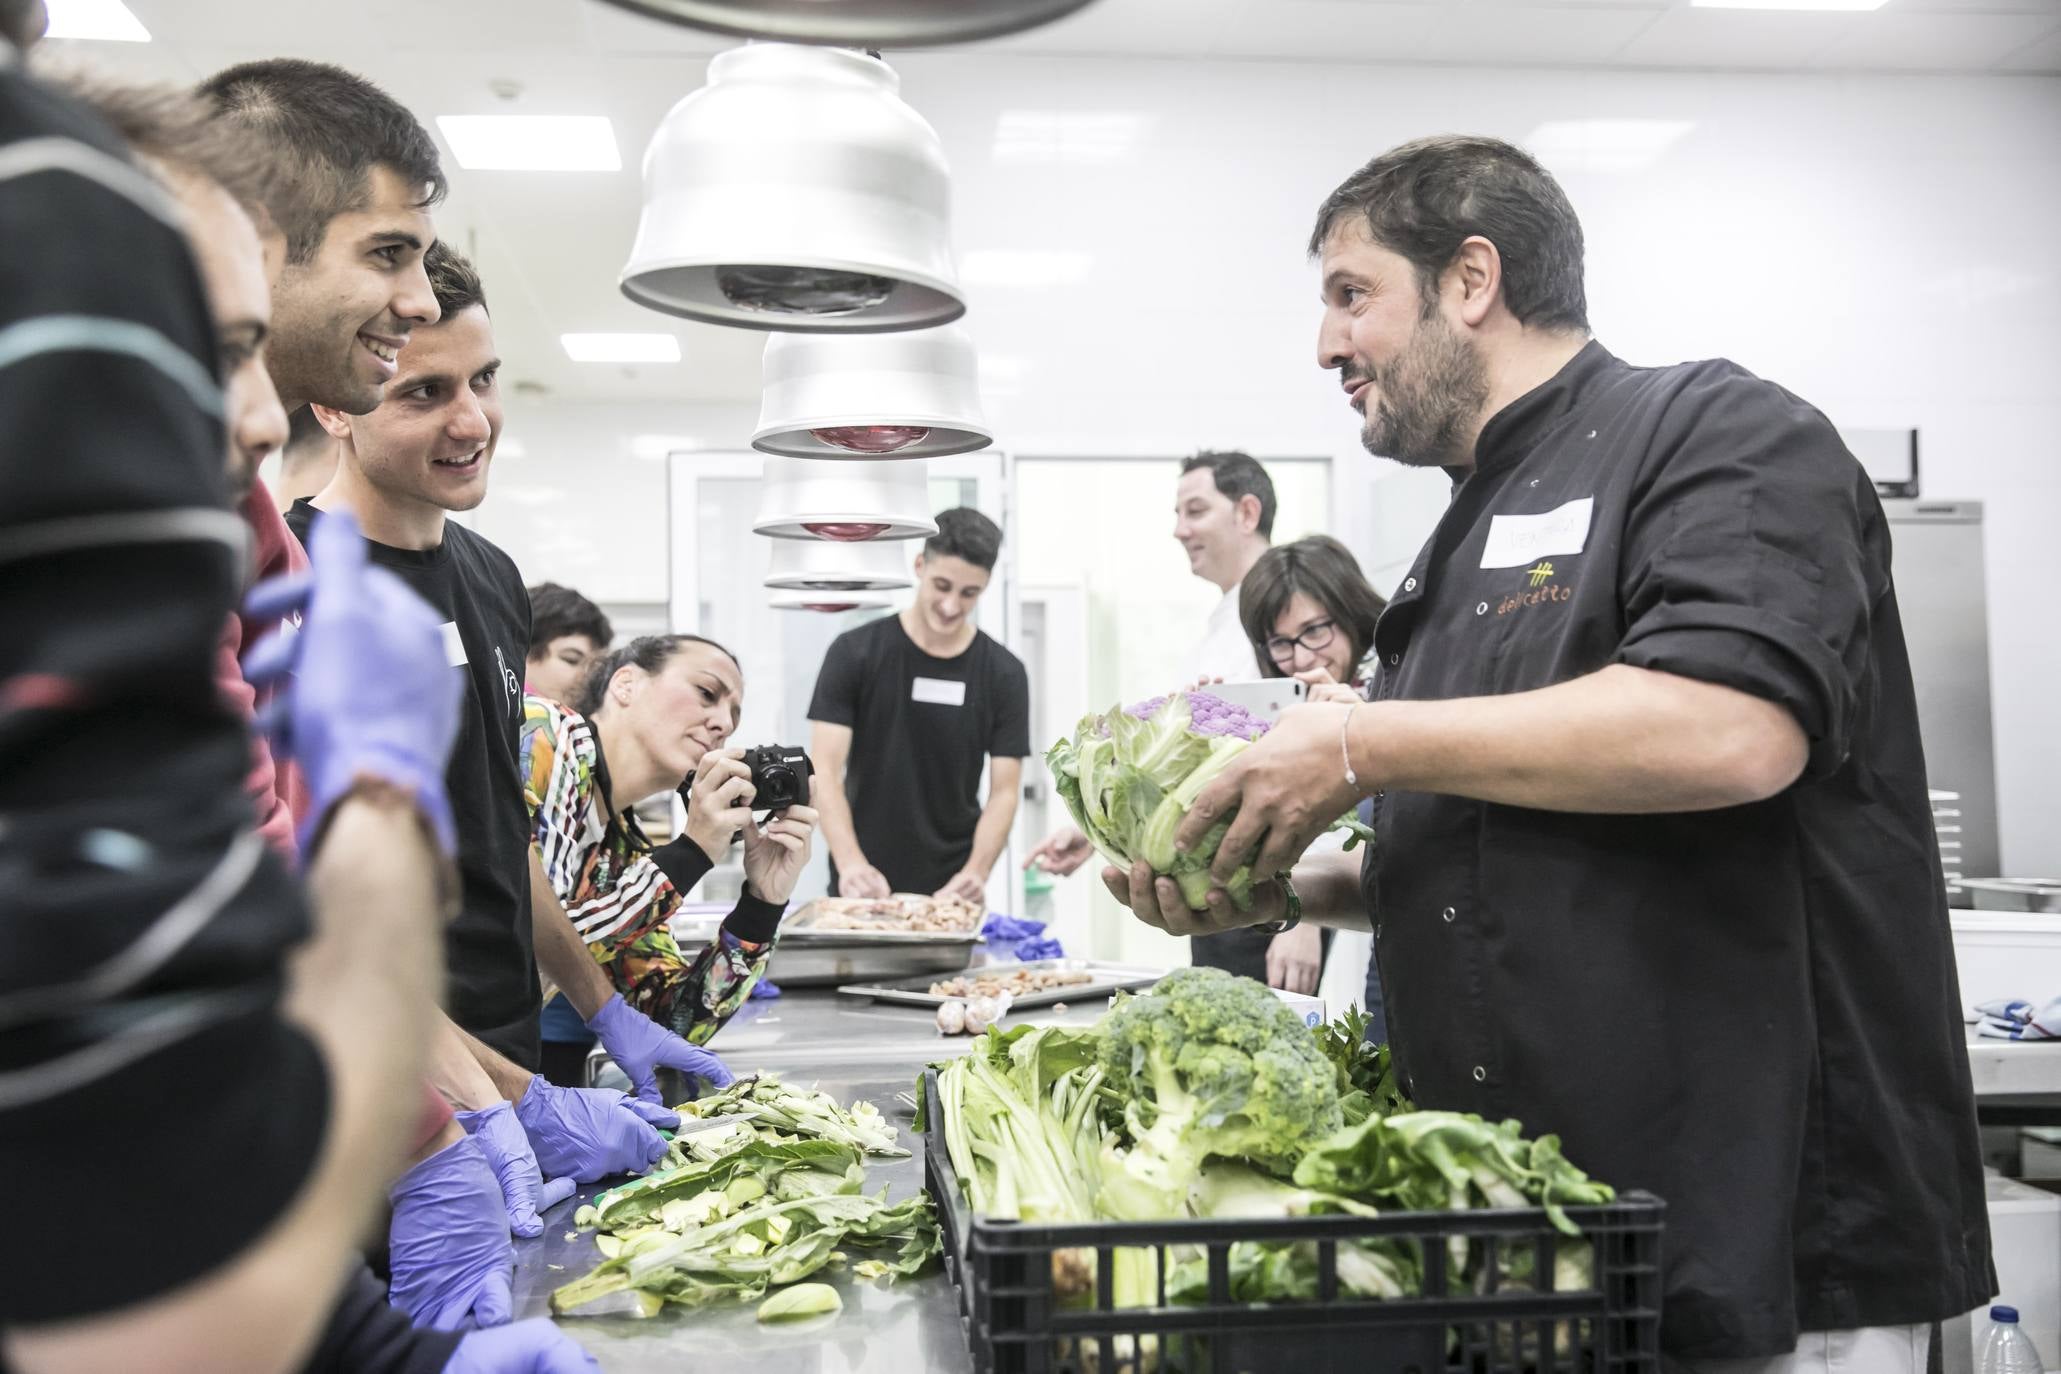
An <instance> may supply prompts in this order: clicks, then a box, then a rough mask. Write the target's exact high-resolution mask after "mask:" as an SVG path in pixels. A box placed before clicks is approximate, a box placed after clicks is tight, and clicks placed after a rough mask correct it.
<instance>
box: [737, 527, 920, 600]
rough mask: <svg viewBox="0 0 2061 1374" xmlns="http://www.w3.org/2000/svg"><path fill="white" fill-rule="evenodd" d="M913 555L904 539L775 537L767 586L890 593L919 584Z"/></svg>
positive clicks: (810, 590) (805, 589) (778, 589)
mask: <svg viewBox="0 0 2061 1374" xmlns="http://www.w3.org/2000/svg"><path fill="white" fill-rule="evenodd" d="M914 557H915V555H914V553H913V551H911V549H910V548H909V546H908V545H907V544H906V543H904V542H902V541H901V540H890V539H869V540H866V541H865V542H863V543H858V544H844V543H839V542H837V541H835V540H830V539H775V540H774V541H773V570H772V571H771V572H769V573H767V574H766V585H767V586H768V587H771V588H773V589H774V590H776V591H799V592H891V591H898V590H901V589H902V588H905V587H913V586H915V585H916V573H915V570H914V569H913V568H911V567H910V562H911V560H912V559H913V558H914Z"/></svg>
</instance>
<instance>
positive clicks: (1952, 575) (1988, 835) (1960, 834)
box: [1882, 500, 2000, 905]
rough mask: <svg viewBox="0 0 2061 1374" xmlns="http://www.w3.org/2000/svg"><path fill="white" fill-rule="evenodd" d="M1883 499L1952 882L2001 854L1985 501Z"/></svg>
mask: <svg viewBox="0 0 2061 1374" xmlns="http://www.w3.org/2000/svg"><path fill="white" fill-rule="evenodd" d="M1882 505H1883V509H1884V510H1885V511H1886V512H1887V513H1888V515H1889V525H1890V535H1891V538H1892V539H1893V541H1894V544H1895V552H1894V555H1893V560H1892V572H1893V574H1894V576H1895V578H1896V597H1897V605H1898V607H1899V608H1900V609H1901V611H1902V614H1903V623H1904V638H1905V640H1906V641H1907V642H1908V644H1909V645H1910V654H1911V677H1912V679H1913V680H1914V682H1915V684H1916V686H1917V691H1918V727H1919V730H1920V731H1921V733H1922V734H1923V736H1924V740H1925V771H1926V774H1927V776H1928V777H1929V779H1930V781H1931V784H1932V788H1933V817H1934V822H1935V824H1936V826H1937V827H1938V830H1939V842H1940V858H1941V860H1942V862H1943V863H1944V866H1945V868H1946V873H1947V880H1948V882H1949V884H1952V883H1954V881H1955V880H1956V879H1957V878H1960V877H1962V876H1963V875H1965V876H1967V877H1970V878H1976V877H1989V876H1991V875H1993V874H1995V873H1997V872H1998V871H1999V870H2000V861H1999V859H1998V855H1997V770H1996V743H1995V739H1994V737H1993V735H1992V733H1991V725H1990V696H1989V603H1988V596H1987V593H1986V591H1985V583H1984V580H1983V563H1982V503H1981V502H1980V501H1924V500H1916V501H1884V502H1883V503H1882ZM1950 891H1951V889H1950ZM1953 895H1954V896H1955V898H1956V901H1955V904H1956V905H1965V904H1966V900H1967V899H1966V898H1965V897H1963V896H1960V895H1959V893H1958V892H1957V891H1953Z"/></svg>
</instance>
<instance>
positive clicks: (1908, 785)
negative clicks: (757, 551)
mask: <svg viewBox="0 0 2061 1374" xmlns="http://www.w3.org/2000/svg"><path fill="white" fill-rule="evenodd" d="M1310 246H1311V252H1312V253H1313V254H1315V255H1317V256H1318V257H1319V258H1320V260H1321V268H1322V272H1323V287H1322V290H1323V300H1324V311H1325V313H1324V323H1323V328H1322V332H1321V336H1320V344H1319V361H1320V363H1321V364H1322V365H1323V366H1324V367H1326V368H1330V369H1332V370H1335V371H1337V372H1338V373H1339V374H1340V380H1341V382H1342V383H1343V385H1344V386H1345V388H1346V391H1347V393H1348V395H1349V398H1350V402H1351V404H1352V405H1353V407H1354V408H1355V409H1357V410H1359V411H1361V413H1362V414H1363V415H1364V417H1365V428H1364V432H1363V439H1364V442H1365V444H1366V447H1367V448H1368V450H1369V451H1370V452H1371V453H1374V454H1378V455H1380V456H1383V457H1388V458H1393V459H1395V460H1397V461H1400V462H1403V463H1407V464H1411V465H1416V466H1433V465H1436V466H1439V467H1443V468H1444V469H1445V470H1446V471H1447V472H1448V473H1449V474H1450V475H1451V477H1452V479H1453V497H1452V504H1451V506H1450V507H1449V508H1448V510H1447V512H1446V514H1445V516H1444V518H1443V519H1442V520H1441V521H1440V522H1439V525H1438V528H1437V530H1436V531H1435V533H1434V534H1433V535H1432V538H1431V540H1430V542H1429V543H1428V544H1427V545H1426V546H1425V548H1424V549H1423V551H1422V552H1421V553H1420V554H1419V555H1418V556H1417V559H1416V562H1415V563H1414V565H1413V566H1412V567H1411V569H1410V571H1409V573H1408V574H1407V575H1406V576H1405V577H1404V578H1403V581H1402V583H1401V584H1400V585H1399V586H1398V587H1397V589H1396V595H1395V599H1394V601H1393V602H1392V603H1391V604H1390V606H1389V608H1388V611H1387V613H1386V614H1385V615H1384V616H1383V617H1382V619H1381V622H1380V626H1379V631H1378V633H1377V635H1376V648H1377V650H1378V652H1379V654H1380V656H1381V681H1380V685H1379V690H1378V693H1377V695H1376V699H1375V700H1373V701H1371V702H1368V703H1366V704H1364V705H1358V706H1350V707H1348V706H1343V705H1336V706H1334V705H1310V706H1304V707H1299V708H1296V709H1294V710H1292V711H1290V712H1288V713H1286V714H1285V715H1284V716H1283V717H1282V718H1281V720H1280V722H1279V724H1278V725H1277V726H1276V727H1275V728H1274V729H1273V730H1272V731H1271V732H1269V733H1268V734H1267V736H1266V737H1265V738H1264V739H1262V740H1261V741H1260V742H1259V743H1258V744H1256V745H1255V746H1254V747H1253V748H1252V749H1250V750H1248V751H1247V752H1246V753H1245V754H1243V755H1242V756H1241V757H1240V758H1239V759H1238V760H1237V761H1235V762H1234V763H1233V764H1232V765H1231V766H1230V767H1229V769H1227V770H1226V772H1225V774H1224V775H1223V776H1222V777H1221V778H1220V779H1219V780H1218V781H1217V782H1216V783H1215V784H1214V785H1213V786H1212V787H1210V788H1209V789H1208V790H1207V791H1205V792H1204V793H1203V794H1202V796H1201V798H1200V799H1199V800H1198V802H1197V804H1196V806H1195V807H1194V808H1193V810H1192V811H1191V813H1190V815H1189V818H1188V823H1187V824H1186V826H1185V827H1184V830H1183V833H1182V836H1181V837H1180V838H1181V842H1182V843H1183V844H1186V843H1192V842H1193V841H1195V840H1197V839H1199V838H1200V836H1201V833H1202V832H1203V831H1204V830H1206V829H1207V828H1208V826H1209V825H1210V824H1211V822H1212V821H1213V820H1214V819H1215V818H1216V817H1219V816H1221V815H1223V814H1225V813H1226V812H1228V811H1229V810H1231V809H1232V808H1234V807H1235V808H1237V817H1236V819H1235V820H1234V822H1233V824H1232V826H1231V828H1230V831H1229V833H1228V834H1227V835H1226V836H1225V838H1224V841H1223V843H1222V846H1221V848H1220V850H1219V852H1218V856H1217V860H1216V868H1217V870H1218V872H1219V876H1227V875H1228V874H1229V872H1230V871H1231V869H1232V868H1233V867H1235V866H1236V865H1237V864H1238V863H1239V862H1241V861H1244V860H1246V859H1247V858H1252V859H1253V860H1254V866H1255V872H1256V874H1257V875H1258V876H1259V877H1261V878H1263V879H1264V878H1267V877H1271V876H1272V875H1274V874H1277V873H1281V872H1283V871H1284V870H1285V869H1287V868H1288V867H1289V866H1290V865H1291V864H1292V863H1294V860H1295V858H1296V856H1297V855H1299V854H1301V853H1302V850H1303V848H1304V846H1305V845H1306V844H1307V843H1308V842H1309V840H1310V839H1312V838H1313V837H1314V835H1315V834H1316V832H1317V831H1318V830H1319V829H1320V828H1321V827H1322V826H1323V825H1324V824H1325V822H1327V821H1328V820H1330V819H1331V818H1332V817H1335V816H1337V815H1340V814H1341V813H1343V812H1345V811H1347V810H1349V809H1350V808H1351V807H1352V806H1353V805H1354V804H1355V803H1356V802H1357V801H1358V800H1359V799H1360V798H1361V797H1363V796H1367V795H1369V794H1372V795H1373V796H1375V798H1376V828H1377V831H1378V839H1377V842H1376V844H1375V845H1374V848H1373V852H1372V854H1371V855H1369V856H1368V858H1367V861H1366V864H1365V868H1364V871H1363V872H1361V873H1358V874H1355V873H1353V872H1352V871H1351V870H1350V868H1349V867H1345V866H1341V865H1339V864H1338V863H1336V862H1335V861H1332V860H1329V859H1326V858H1323V857H1317V858H1313V859H1312V860H1311V861H1309V862H1307V863H1304V864H1301V865H1298V866H1296V868H1295V879H1296V882H1295V887H1296V889H1297V896H1298V897H1299V898H1300V907H1299V908H1298V904H1297V902H1296V901H1295V900H1292V899H1291V898H1290V897H1289V896H1288V895H1287V893H1286V892H1285V891H1284V890H1283V888H1282V887H1281V886H1280V885H1278V884H1268V885H1266V886H1265V887H1264V888H1263V889H1262V893H1261V897H1260V900H1259V902H1258V904H1257V907H1256V909H1255V910H1254V911H1253V912H1252V913H1250V914H1241V913H1238V912H1236V911H1235V910H1234V909H1233V908H1232V907H1231V906H1230V905H1229V904H1228V902H1226V901H1224V900H1223V899H1222V896H1221V894H1213V896H1212V899H1211V905H1210V910H1209V911H1207V912H1204V913H1201V914H1199V915H1198V914H1192V913H1189V912H1187V911H1186V910H1185V909H1184V908H1183V907H1182V906H1181V904H1180V902H1179V900H1178V894H1177V893H1176V892H1174V891H1172V885H1171V884H1170V883H1167V882H1165V881H1164V880H1157V881H1155V880H1154V879H1153V877H1152V875H1151V874H1150V873H1148V872H1145V871H1143V870H1142V869H1140V870H1138V871H1134V872H1132V873H1128V874H1126V873H1121V872H1119V871H1117V870H1115V869H1109V870H1106V871H1105V874H1104V877H1105V880H1106V881H1108V882H1109V884H1110V886H1111V888H1112V890H1113V891H1115V892H1116V893H1117V894H1118V896H1119V898H1120V899H1121V900H1124V901H1126V902H1127V903H1128V904H1130V905H1131V906H1132V907H1133V909H1134V911H1135V912H1136V913H1137V914H1138V915H1139V916H1140V917H1142V918H1144V919H1146V920H1148V921H1150V922H1151V923H1153V924H1155V925H1160V926H1163V927H1164V928H1166V929H1168V930H1171V931H1173V932H1174V933H1176V934H1192V933H1195V932H1197V931H1204V930H1215V929H1222V928H1225V927H1228V926H1233V925H1238V924H1249V923H1252V922H1253V921H1254V920H1255V919H1257V920H1259V921H1292V920H1294V919H1296V918H1297V916H1299V915H1301V914H1305V913H1306V914H1309V915H1312V916H1315V917H1316V918H1318V919H1322V920H1328V921H1331V922H1334V923H1338V924H1360V925H1363V926H1364V925H1365V924H1367V923H1369V920H1370V914H1371V923H1372V924H1373V926H1374V928H1375V930H1376V932H1377V951H1378V956H1379V958H1380V960H1381V972H1382V981H1383V983H1384V985H1385V986H1386V987H1387V988H1388V989H1389V992H1390V999H1391V1000H1390V1004H1389V1025H1390V1028H1391V1030H1392V1032H1393V1035H1394V1043H1395V1047H1396V1050H1397V1052H1398V1054H1399V1056H1400V1059H1401V1062H1402V1065H1403V1068H1404V1070H1405V1072H1406V1073H1407V1075H1408V1080H1409V1085H1410V1088H1411V1090H1412V1091H1413V1092H1414V1094H1415V1096H1416V1099H1417V1101H1418V1102H1420V1103H1421V1104H1423V1105H1424V1106H1427V1107H1436V1108H1449V1109H1455V1110H1460V1111H1472V1112H1479V1113H1481V1114H1483V1115H1484V1116H1487V1117H1490V1118H1492V1119H1494V1118H1502V1117H1511V1116H1514V1117H1516V1118H1518V1119H1519V1120H1521V1121H1522V1122H1523V1123H1524V1125H1525V1128H1526V1129H1527V1131H1529V1132H1531V1133H1534V1134H1542V1133H1545V1132H1548V1131H1553V1132H1558V1133H1559V1134H1560V1135H1561V1136H1562V1138H1563V1139H1564V1141H1565V1143H1566V1148H1567V1152H1568V1154H1569V1156H1570V1157H1572V1158H1573V1159H1574V1160H1576V1161H1577V1162H1578V1163H1580V1164H1581V1165H1582V1166H1583V1167H1584V1168H1586V1169H1588V1170H1589V1171H1591V1172H1592V1173H1594V1174H1595V1175H1597V1176H1598V1177H1600V1178H1603V1179H1605V1180H1607V1181H1609V1182H1611V1183H1613V1184H1615V1185H1617V1186H1618V1187H1620V1188H1643V1189H1649V1190H1651V1191H1653V1192H1655V1193H1657V1194H1659V1195H1660V1196H1662V1197H1663V1198H1664V1199H1666V1201H1667V1203H1668V1212H1667V1237H1666V1244H1665V1247H1664V1252H1665V1256H1666V1261H1665V1262H1666V1296H1665V1303H1664V1307H1663V1317H1662V1343H1663V1347H1664V1349H1665V1350H1666V1351H1667V1352H1668V1358H1669V1360H1670V1362H1671V1364H1670V1367H1671V1368H1673V1369H1678V1370H1682V1371H1696V1374H1702V1372H1703V1371H1705V1370H1711V1369H1716V1368H1720V1367H1721V1368H1722V1369H1723V1370H1724V1371H1725V1372H1726V1374H1735V1371H1740V1370H1751V1371H1756V1374H1758V1372H1759V1371H1778V1370H1779V1371H1783V1372H1784V1374H1789V1372H1790V1371H1797V1372H1798V1374H1801V1371H1822V1370H1826V1369H1829V1368H1834V1367H1836V1368H1840V1369H1867V1370H1869V1371H1871V1374H1920V1372H1921V1371H1923V1369H1924V1368H1925V1353H1926V1347H1927V1339H1928V1335H1929V1326H1930V1324H1931V1323H1933V1322H1935V1321H1937V1320H1939V1319H1941V1318H1944V1317H1947V1316H1950V1315H1953V1314H1955V1313H1960V1312H1965V1311H1967V1310H1969V1309H1970V1308H1972V1307H1975V1306H1976V1305H1978V1304H1979V1303H1981V1302H1982V1301H1983V1300H1985V1299H1986V1298H1988V1297H1989V1296H1990V1295H1991V1294H1992V1293H1993V1292H1994V1291H1995V1288H1996V1284H1995V1278H1994V1273H1993V1270H1992V1269H1991V1266H1990V1261H1989V1233H1988V1224H1987V1216H1986V1212H1985V1209H1984V1201H1983V1184H1982V1170H1981V1162H1980V1157H1979V1154H1978V1150H1977V1143H1976V1133H1975V1114H1974V1105H1973V1098H1972V1094H1971V1091H1970V1087H1969V1075H1968V1063H1967V1055H1966V1049H1965V1046H1964V1043H1963V1029H1962V1025H1961V1020H1960V1015H1959V1007H1958V1002H1957V993H1956V979H1955V973H1954V956H1953V948H1952V944H1951V941H1950V936H1949V930H1948V924H1947V913H1946V900H1945V891H1944V887H1943V884H1942V880H1941V876H1940V868H1939V862H1938V855H1937V851H1936V848H1935V845H1934V841H1933V836H1932V822H1931V816H1930V813H1929V807H1928V802H1927V797H1926V787H1925V764H1924V757H1923V754H1922V751H1921V748H1920V744H1919V737H1918V719H1917V712H1916V706H1915V701H1914V698H1913V693H1912V688H1911V674H1910V665H1909V662H1908V660H1907V657H1906V654H1905V648H1904V639H1903V632H1902V629H1901V626H1900V623H1899V620H1898V616H1897V608H1896V597H1895V592H1894V589H1893V588H1892V586H1891V584H1890V576H1889V572H1890V558H1889V532H1888V528H1887V526H1886V525H1885V523H1884V519H1883V514H1882V510H1881V507H1880V505H1879V504H1878V503H1877V501H1876V498H1875V493H1874V490H1873V487H1872V486H1871V485H1870V483H1869V481H1868V478H1867V477H1866V475H1865V474H1864V473H1863V472H1862V470H1861V467H1860V465H1859V464H1858V463H1857V462H1856V461H1855V460H1854V459H1853V457H1852V455H1850V454H1849V453H1848V452H1847V451H1846V449H1845V447H1844V446H1843V445H1842V444H1841V442H1840V439H1839V436H1838V433H1837V432H1836V431H1835V430H1834V429H1833V427H1832V425H1831V424H1830V423H1829V422H1828V421H1827V420H1826V419H1825V417H1824V416H1823V415H1821V414H1820V413H1818V411H1816V410H1815V409H1813V408H1812V407H1811V406H1809V405H1807V404H1805V403H1804V402H1803V401H1801V400H1799V399H1797V398H1796V397H1795V396H1792V395H1790V394H1789V393H1788V392H1786V391H1784V390H1782V389H1781V388H1780V387H1778V386H1776V385H1774V384H1773V383H1771V382H1766V381H1763V380H1761V379H1760V378H1757V377H1754V376H1752V375H1751V374H1749V373H1748V372H1746V371H1745V370H1744V369H1743V368H1740V367H1738V366H1736V365H1734V364H1732V363H1729V362H1723V361H1715V362H1703V363H1689V364H1683V365H1680V366H1675V367H1665V368H1641V367H1633V366H1631V365H1629V364H1627V363H1624V362H1621V361H1619V360H1618V359H1617V358H1615V357H1613V356H1612V355H1611V354H1610V353H1609V352H1608V351H1607V350H1606V349H1605V348H1604V347H1603V346H1602V345H1601V344H1600V343H1597V342H1595V341H1594V340H1592V339H1591V338H1590V337H1589V332H1588V322H1587V314H1586V301H1585V297H1584V291H1583V283H1582V239H1581V227H1580V224H1579V222H1578V221H1577V219H1576V218H1575V215H1574V211H1573V209H1572V207H1571V206H1570V205H1569V204H1568V202H1567V199H1566V197H1565V195H1564V194H1563V193H1562V192H1561V190H1560V188H1559V186H1558V185H1557V184H1556V183H1555V182H1554V181H1553V179H1552V177H1551V176H1550V175H1549V174H1547V173H1546V172H1545V170H1544V169H1543V168H1541V167H1540V166H1539V165H1538V164H1537V163H1536V162H1534V161H1533V160H1532V159H1531V158H1530V157H1528V156H1527V155H1526V154H1525V153H1523V152H1522V151H1520V150H1519V149H1517V148H1514V147H1512V146H1510V145H1508V144H1505V143H1500V142H1497V141H1495V140H1492V139H1483V138H1457V137H1455V138H1436V139H1426V140H1422V141H1419V142H1415V143H1411V144H1406V145H1404V146H1402V147H1400V148H1396V149H1394V150H1392V151H1390V152H1388V153H1385V154H1383V155H1382V156H1381V157H1379V158H1376V159H1375V160H1374V161H1373V162H1371V163H1369V164H1368V165H1367V166H1366V167H1364V168H1362V169H1361V170H1360V171H1359V172H1357V173H1355V174H1354V175H1353V176H1352V177H1351V178H1350V179H1349V180H1347V181H1346V182H1345V183H1344V184H1343V185H1342V186H1340V187H1339V188H1338V190H1337V191H1335V192H1334V193H1333V194H1332V195H1331V197H1330V198H1329V199H1328V200H1327V201H1326V202H1325V204H1324V206H1323V209H1322V211H1321V213H1320V215H1319V217H1318V222H1317V227H1316V231H1315V233H1314V235H1313V236H1312V239H1311V245H1310ZM1732 1361H1741V1362H1743V1363H1740V1364H1734V1363H1731V1362H1732Z"/></svg>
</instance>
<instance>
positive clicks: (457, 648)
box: [443, 620, 471, 668]
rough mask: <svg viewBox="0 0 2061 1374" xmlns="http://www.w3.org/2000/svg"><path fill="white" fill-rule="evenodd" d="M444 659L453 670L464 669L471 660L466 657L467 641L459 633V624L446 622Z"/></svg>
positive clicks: (452, 621) (453, 621)
mask: <svg viewBox="0 0 2061 1374" xmlns="http://www.w3.org/2000/svg"><path fill="white" fill-rule="evenodd" d="M443 629H444V658H445V659H446V660H447V661H448V662H449V663H450V665H451V666H452V667H453V668H463V667H464V666H465V665H466V664H467V663H469V662H470V661H471V660H470V659H468V658H466V657H465V639H464V637H463V636H462V635H460V634H459V633H458V622H457V621H455V620H446V621H445V622H444V626H443Z"/></svg>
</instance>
